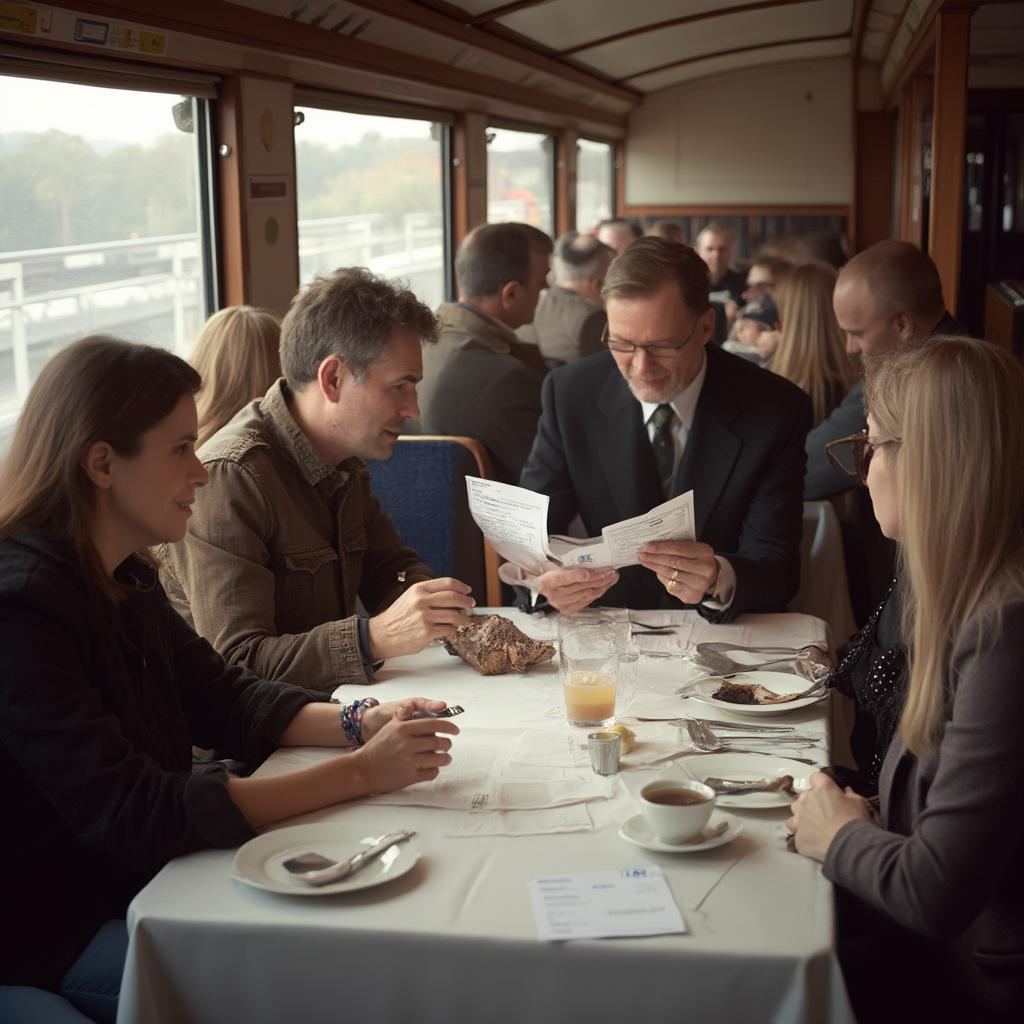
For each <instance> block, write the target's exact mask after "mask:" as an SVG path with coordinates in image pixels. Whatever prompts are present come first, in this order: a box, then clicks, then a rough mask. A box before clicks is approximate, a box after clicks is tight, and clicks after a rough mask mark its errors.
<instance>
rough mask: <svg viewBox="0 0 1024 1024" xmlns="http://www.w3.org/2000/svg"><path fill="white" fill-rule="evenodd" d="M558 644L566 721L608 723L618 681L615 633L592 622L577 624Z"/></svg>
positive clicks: (613, 714) (589, 725) (612, 719)
mask: <svg viewBox="0 0 1024 1024" xmlns="http://www.w3.org/2000/svg"><path fill="white" fill-rule="evenodd" d="M559 646H560V650H559V661H558V675H559V678H560V679H561V682H562V695H563V697H564V698H565V717H566V718H567V719H568V721H569V724H570V725H576V726H581V727H592V726H605V725H611V724H612V722H614V721H615V694H616V690H617V688H618V682H619V656H618V649H617V646H616V642H615V636H614V635H613V634H612V633H610V632H609V630H608V629H606V628H602V627H601V626H599V625H596V624H595V625H581V626H579V627H578V628H573V629H572V630H569V631H566V632H565V633H563V635H562V637H561V641H560V644H559Z"/></svg>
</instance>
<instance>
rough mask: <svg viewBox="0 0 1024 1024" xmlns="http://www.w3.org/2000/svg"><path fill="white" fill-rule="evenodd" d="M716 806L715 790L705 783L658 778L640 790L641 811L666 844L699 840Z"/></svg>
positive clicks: (653, 830) (654, 831)
mask: <svg viewBox="0 0 1024 1024" xmlns="http://www.w3.org/2000/svg"><path fill="white" fill-rule="evenodd" d="M714 807H715V791H714V790H713V789H712V788H711V787H710V786H705V785H704V783H703V782H691V781H688V780H682V779H680V780H678V781H677V780H674V779H659V780H658V781H656V782H648V783H647V785H646V786H644V788H643V789H641V790H640V811H641V813H642V814H643V816H644V820H645V821H646V822H647V824H648V825H649V826H650V828H651V831H652V832H653V833H654V834H655V835H656V836H657V837H658V838H659V839H660V840H661V841H662V842H663V843H683V842H686V841H687V840H688V839H696V838H697V837H698V836H699V835H700V834H701V831H702V830H703V828H704V826H705V825H706V824H707V823H708V818H710V817H711V812H712V811H713V810H714Z"/></svg>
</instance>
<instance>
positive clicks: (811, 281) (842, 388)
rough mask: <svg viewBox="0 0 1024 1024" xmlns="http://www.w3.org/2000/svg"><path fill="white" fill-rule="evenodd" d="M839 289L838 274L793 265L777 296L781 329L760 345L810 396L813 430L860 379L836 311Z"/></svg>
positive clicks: (779, 371) (776, 368)
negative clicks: (835, 295) (835, 296)
mask: <svg viewBox="0 0 1024 1024" xmlns="http://www.w3.org/2000/svg"><path fill="white" fill-rule="evenodd" d="M835 286H836V272H835V271H834V270H833V269H832V268H831V267H829V266H827V265H826V264H824V263H805V264H802V265H800V266H796V267H793V268H792V269H791V270H790V271H789V272H788V273H787V274H786V276H785V277H784V278H783V279H782V280H781V281H780V283H779V284H778V286H777V287H776V288H775V292H774V296H773V297H774V299H775V305H776V306H777V307H778V311H779V321H780V323H781V325H782V327H781V330H780V331H779V332H778V333H777V334H776V335H774V336H773V337H771V339H770V342H769V339H768V338H765V337H764V336H762V338H761V339H759V342H758V344H759V346H760V347H761V349H762V356H764V357H768V356H770V357H771V365H770V367H769V368H770V369H771V370H773V371H774V372H775V373H777V374H779V376H781V377H785V378H786V379H787V380H791V381H792V382H793V383H794V384H796V385H797V387H800V388H802V389H803V390H804V391H806V392H807V394H808V395H810V397H811V406H812V409H813V413H814V426H817V425H818V424H819V423H821V422H822V420H824V419H826V418H827V417H828V414H829V413H830V412H831V411H832V410H833V409H834V408H835V407H836V406H837V405H838V404H839V403H840V402H841V401H842V400H843V398H845V397H846V393H847V392H848V391H849V390H850V388H851V387H852V385H853V382H854V380H855V379H856V370H855V368H854V365H853V363H852V362H851V361H850V357H849V356H848V355H847V354H846V340H845V338H844V337H843V332H842V331H841V330H840V328H839V323H838V322H837V321H836V315H835V313H834V312H833V310H832V292H833V291H834V289H835ZM772 346H774V348H773V347H772Z"/></svg>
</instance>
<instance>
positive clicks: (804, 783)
mask: <svg viewBox="0 0 1024 1024" xmlns="http://www.w3.org/2000/svg"><path fill="white" fill-rule="evenodd" d="M818 770H819V769H818V767H817V766H816V765H812V764H801V763H800V762H799V761H787V760H786V759H785V758H783V757H775V756H773V755H772V754H730V753H724V754H691V755H690V756H689V757H680V758H678V759H677V760H676V761H674V762H673V763H672V764H671V765H668V766H667V767H665V768H664V769H662V771H661V773H660V774H659V776H658V777H659V778H674V779H678V778H680V777H682V778H685V779H695V780H696V781H697V782H703V781H704V780H705V779H706V778H708V777H709V776H715V777H716V778H719V779H735V780H736V781H742V780H744V779H777V778H779V777H780V776H782V775H792V776H793V786H794V788H795V789H797V790H801V789H806V788H807V787H808V786H809V785H810V782H809V779H810V777H811V776H812V775H813V774H814V773H815V772H816V771H818ZM792 802H793V798H792V797H790V796H787V795H786V794H785V793H741V794H738V795H735V796H723V795H719V796H717V797H716V798H715V803H716V804H717V805H718V806H720V807H751V808H758V807H788V806H789V805H790V804H791V803H792Z"/></svg>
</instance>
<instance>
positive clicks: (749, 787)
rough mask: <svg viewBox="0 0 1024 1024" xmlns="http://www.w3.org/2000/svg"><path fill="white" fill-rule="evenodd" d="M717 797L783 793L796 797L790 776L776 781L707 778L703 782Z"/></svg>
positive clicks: (781, 776) (783, 776) (782, 776)
mask: <svg viewBox="0 0 1024 1024" xmlns="http://www.w3.org/2000/svg"><path fill="white" fill-rule="evenodd" d="M704 785H705V786H710V787H711V788H712V789H713V790H714V791H715V792H716V793H718V794H719V796H740V795H742V794H744V793H785V794H786V795H787V796H796V789H795V788H794V786H793V776H792V775H780V776H779V777H778V778H777V779H719V778H716V777H713V776H709V777H708V778H706V779H705V780H704Z"/></svg>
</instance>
